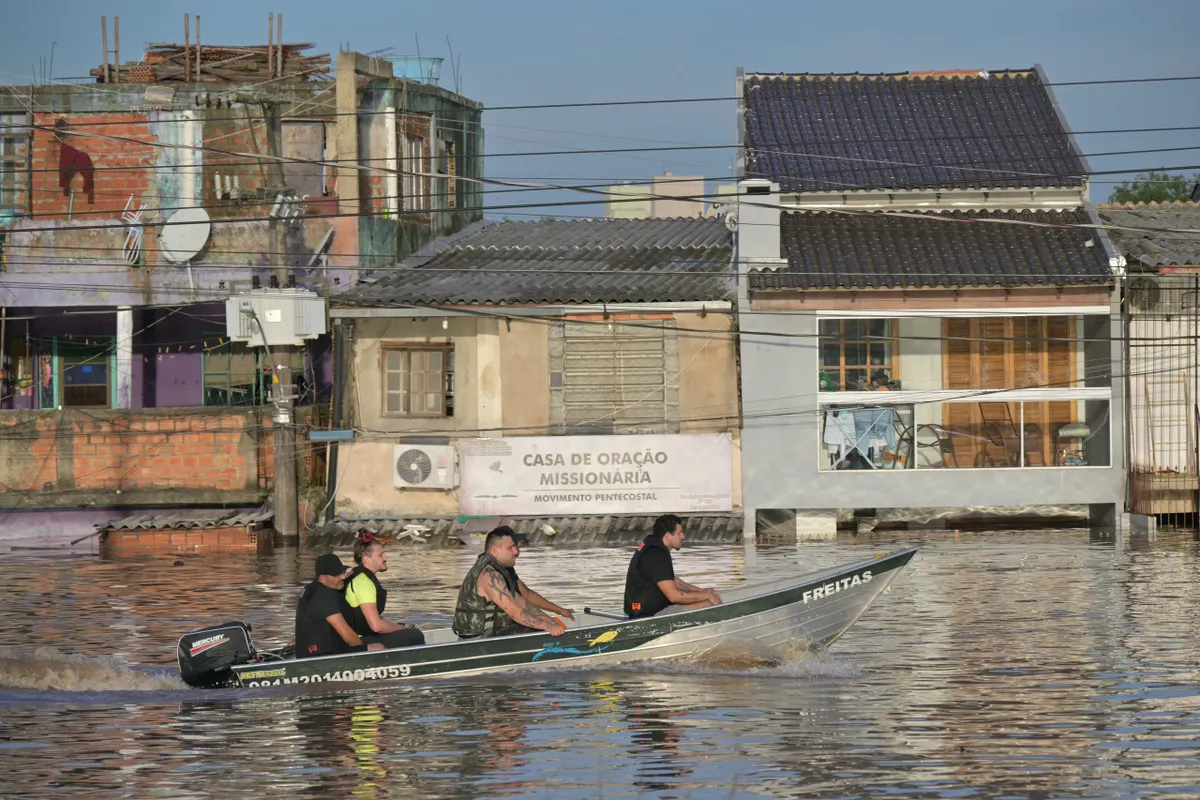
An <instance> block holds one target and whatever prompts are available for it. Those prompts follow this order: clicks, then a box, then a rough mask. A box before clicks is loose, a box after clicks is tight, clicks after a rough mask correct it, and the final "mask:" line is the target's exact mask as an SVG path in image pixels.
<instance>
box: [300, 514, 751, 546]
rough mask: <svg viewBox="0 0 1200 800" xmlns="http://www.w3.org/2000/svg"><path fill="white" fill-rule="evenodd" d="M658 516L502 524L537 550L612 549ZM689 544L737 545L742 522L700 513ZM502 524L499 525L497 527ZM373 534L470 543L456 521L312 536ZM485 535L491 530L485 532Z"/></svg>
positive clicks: (331, 540)
mask: <svg viewBox="0 0 1200 800" xmlns="http://www.w3.org/2000/svg"><path fill="white" fill-rule="evenodd" d="M654 519H655V517H654V515H641V514H631V515H607V516H577V517H504V518H503V524H505V525H509V526H511V527H512V528H513V530H515V531H516V532H517V533H518V534H522V535H524V536H525V538H526V541H528V542H529V543H530V544H534V545H549V544H557V545H567V544H570V545H588V544H597V545H611V544H620V543H622V542H626V543H630V544H632V543H636V542H640V541H641V540H642V539H644V538H645V537H646V535H647V534H648V533H649V532H650V531H651V530H652V529H653V527H654ZM684 522H685V526H686V527H687V532H688V541H689V542H725V543H732V542H736V541H738V540H739V538H740V537H741V535H742V527H743V520H742V517H741V515H740V514H696V515H691V516H685V518H684ZM497 524H499V523H497ZM543 525H549V526H550V527H551V528H553V529H554V531H555V532H554V533H553V534H547V533H546V532H545V531H544V530H542V526H543ZM407 526H419V527H420V528H423V529H424V530H423V531H420V532H419V534H420V537H421V538H420V539H413V538H412V537H411V536H408V535H406V532H405V528H406V527H407ZM362 530H371V531H374V532H375V533H377V534H379V535H380V536H382V537H384V538H388V539H392V540H393V541H395V542H397V543H400V542H403V543H407V544H428V545H431V546H435V547H436V546H458V545H460V544H462V543H464V542H467V541H470V540H471V534H470V533H467V532H466V531H465V529H464V525H463V524H461V523H460V522H459V520H458V518H456V517H452V516H428V517H411V518H404V519H390V518H377V519H371V518H356V519H345V518H341V517H339V518H337V519H336V520H335V521H334V522H333V523H331V524H330V525H327V526H322V527H321V528H319V529H318V530H316V531H314V532H313V535H311V536H310V537H309V540H308V541H309V544H310V545H313V546H316V545H331V544H351V543H353V540H354V535H355V534H356V533H357V532H358V531H362ZM484 531H485V532H486V528H485V529H484Z"/></svg>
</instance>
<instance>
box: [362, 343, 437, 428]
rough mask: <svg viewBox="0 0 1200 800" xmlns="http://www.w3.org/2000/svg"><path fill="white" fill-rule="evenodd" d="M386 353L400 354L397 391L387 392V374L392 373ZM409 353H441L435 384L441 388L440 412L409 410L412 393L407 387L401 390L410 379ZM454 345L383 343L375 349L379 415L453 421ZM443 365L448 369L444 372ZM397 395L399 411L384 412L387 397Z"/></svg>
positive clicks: (386, 409)
mask: <svg viewBox="0 0 1200 800" xmlns="http://www.w3.org/2000/svg"><path fill="white" fill-rule="evenodd" d="M390 353H401V354H402V358H403V362H404V363H403V365H402V366H401V369H400V382H401V389H399V390H389V389H388V374H389V372H391V371H392V370H389V369H388V355H389V354H390ZM413 353H441V354H442V367H441V369H440V370H439V373H440V378H439V381H438V382H439V384H440V385H441V387H442V391H441V397H442V408H441V410H440V411H413V410H412V408H411V398H412V395H413V392H412V391H411V387H407V388H405V387H404V383H405V382H406V381H409V380H411V377H412V374H413V373H412V368H411V359H412V354H413ZM453 358H454V345H453V344H425V343H421V344H405V343H394V344H384V345H382V346H381V347H380V348H379V378H380V380H379V395H380V396H379V409H380V415H381V416H384V417H389V418H393V419H453V418H454V361H453ZM447 365H448V366H449V369H447ZM396 393H399V394H400V397H401V404H400V405H401V410H400V411H389V410H388V395H391V394H396Z"/></svg>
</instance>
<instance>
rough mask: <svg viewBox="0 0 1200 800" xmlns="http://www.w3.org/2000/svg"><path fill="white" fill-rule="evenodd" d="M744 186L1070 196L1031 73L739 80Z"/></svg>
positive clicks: (1054, 117)
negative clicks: (763, 182)
mask: <svg viewBox="0 0 1200 800" xmlns="http://www.w3.org/2000/svg"><path fill="white" fill-rule="evenodd" d="M743 94H744V97H745V112H744V119H745V138H746V141H745V144H746V176H747V177H752V178H769V179H770V180H773V181H775V182H777V183H779V185H780V187H781V188H782V189H783V191H785V192H819V191H844V190H851V189H925V188H947V189H951V188H979V187H992V188H1000V187H1016V186H1028V187H1050V186H1072V187H1073V186H1081V185H1082V183H1083V176H1084V174H1085V172H1086V170H1085V168H1084V164H1083V162H1082V160H1081V159H1080V158H1079V157H1078V155H1077V154H1076V153H1075V152H1073V150H1072V148H1071V145H1070V140H1069V137H1068V135H1067V132H1066V130H1065V129H1064V127H1063V124H1062V122H1061V121H1060V120H1059V117H1058V114H1057V113H1056V110H1055V107H1054V103H1053V101H1052V100H1051V97H1050V94H1049V92H1048V91H1047V88H1046V87H1045V86H1043V85H1042V83H1041V80H1040V79H1039V77H1038V74H1037V73H1036V72H1035V71H1033V70H1021V71H1001V72H992V73H988V74H987V77H981V74H980V73H979V72H970V71H965V70H960V71H955V72H949V73H903V74H898V75H858V74H854V75H812V74H800V75H782V74H781V75H747V76H746V78H745V84H744V92H743Z"/></svg>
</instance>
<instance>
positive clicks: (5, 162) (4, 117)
mask: <svg viewBox="0 0 1200 800" xmlns="http://www.w3.org/2000/svg"><path fill="white" fill-rule="evenodd" d="M28 124H29V122H28V117H27V115H26V114H24V113H20V114H12V113H0V209H3V208H6V209H21V208H24V206H25V192H26V190H27V189H28V186H29V173H28V171H27V170H26V166H27V165H26V160H27V157H28V154H29V129H28V128H27V127H22V126H26V125H28Z"/></svg>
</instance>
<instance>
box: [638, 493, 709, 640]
mask: <svg viewBox="0 0 1200 800" xmlns="http://www.w3.org/2000/svg"><path fill="white" fill-rule="evenodd" d="M683 539H684V534H683V520H682V519H680V518H679V517H677V516H675V515H674V514H663V515H662V516H661V517H659V518H658V519H656V520H655V521H654V531H653V532H652V533H651V534H650V535H649V536H647V537H646V538H645V540H643V541H642V543H641V544H640V545H638V549H637V552H636V553H634V554H633V558H632V559H631V560H630V562H629V572H628V574H627V575H626V576H625V615H626V616H628V617H629V618H631V619H637V618H639V617H653V616H654V615H655V614H659V613H662V612H666V613H668V614H672V613H674V612H676V611H694V610H695V609H698V608H706V607H708V606H715V605H717V604H718V603H720V602H721V596H720V595H719V594H717V593H716V592H714V591H713V590H712V589H701V588H699V587H698V586H692V585H691V584H690V583H687V582H686V581H683V580H681V579H679V578H676V577H675V565H674V564H672V563H671V551H672V550H679V549H680V548H682V547H683Z"/></svg>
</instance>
